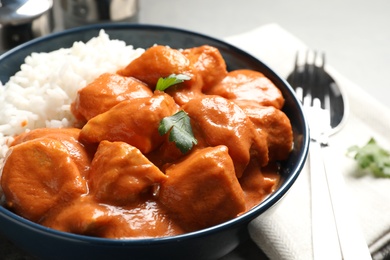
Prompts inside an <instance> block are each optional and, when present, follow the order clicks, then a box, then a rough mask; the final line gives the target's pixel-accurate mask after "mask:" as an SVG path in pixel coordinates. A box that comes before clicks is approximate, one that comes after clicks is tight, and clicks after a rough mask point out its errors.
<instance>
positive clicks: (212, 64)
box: [182, 45, 227, 91]
mask: <svg viewBox="0 0 390 260" xmlns="http://www.w3.org/2000/svg"><path fill="white" fill-rule="evenodd" d="M182 53H183V54H184V55H185V56H186V57H187V58H188V59H189V60H190V62H191V63H192V64H194V67H195V69H196V70H197V73H198V74H200V76H201V79H202V90H203V91H206V90H208V89H210V88H211V87H212V86H214V85H216V84H218V83H219V82H221V80H222V79H223V78H225V77H226V75H227V70H226V63H225V60H224V59H223V57H222V55H221V53H220V52H219V50H218V49H217V48H214V47H212V46H209V45H203V46H200V47H194V48H190V49H184V50H183V51H182Z"/></svg>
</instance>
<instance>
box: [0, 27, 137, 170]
mask: <svg viewBox="0 0 390 260" xmlns="http://www.w3.org/2000/svg"><path fill="white" fill-rule="evenodd" d="M143 52H144V49H141V48H137V49H135V48H134V47H133V46H131V45H126V43H125V42H124V41H119V40H111V39H110V38H109V36H108V35H107V34H106V33H105V32H104V30H101V31H100V32H99V35H98V36H97V37H94V38H92V39H91V40H89V41H88V42H86V43H83V42H75V43H74V44H73V46H72V47H71V48H62V49H59V50H56V51H53V52H50V53H32V54H31V55H29V56H28V57H26V59H25V63H24V64H23V65H21V67H20V71H18V72H17V73H16V74H15V75H14V76H12V77H11V78H10V80H9V81H8V82H7V83H5V84H4V86H3V85H2V83H1V82H0V115H1V116H0V165H1V164H2V161H3V159H4V157H5V155H6V153H7V151H8V145H9V143H10V142H12V140H13V136H14V135H17V134H21V133H23V132H26V131H30V130H32V129H35V128H40V127H50V128H53V127H54V128H59V127H70V126H72V125H73V123H74V117H73V115H72V113H71V111H70V105H71V103H72V102H73V100H74V99H75V98H76V95H77V91H78V90H79V89H80V88H83V87H85V86H86V85H87V84H88V83H89V82H91V81H92V80H94V79H95V78H96V77H98V76H99V75H100V74H102V73H105V72H111V73H114V72H116V71H117V70H118V69H120V68H122V67H124V66H126V65H127V64H128V63H129V62H131V61H132V60H133V59H135V58H137V57H139V56H140V55H141V54H142V53H143Z"/></svg>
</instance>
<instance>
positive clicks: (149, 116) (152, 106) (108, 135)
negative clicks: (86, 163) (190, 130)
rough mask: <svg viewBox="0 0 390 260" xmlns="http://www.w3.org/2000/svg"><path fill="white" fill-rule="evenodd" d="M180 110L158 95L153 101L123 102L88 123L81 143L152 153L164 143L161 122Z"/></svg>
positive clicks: (139, 99) (157, 93) (146, 99)
mask: <svg viewBox="0 0 390 260" xmlns="http://www.w3.org/2000/svg"><path fill="white" fill-rule="evenodd" d="M177 110H178V107H177V105H176V103H175V101H174V100H173V99H172V97H170V96H169V95H167V94H165V93H163V92H159V91H158V92H156V93H155V94H154V95H153V96H152V97H150V98H149V97H148V98H137V99H134V100H126V101H122V102H121V103H119V104H118V105H116V106H114V107H113V108H111V109H110V110H108V111H107V112H105V113H103V114H100V115H98V116H96V117H94V118H92V119H91V120H89V121H88V122H87V124H85V125H84V127H83V128H82V129H81V132H80V140H82V141H85V142H87V143H99V142H101V141H103V140H108V141H111V142H114V141H122V142H126V143H128V144H130V145H133V146H135V147H137V148H138V149H139V150H140V151H141V152H142V153H143V154H146V153H149V152H150V151H152V150H154V149H155V148H156V147H158V146H160V145H161V143H162V142H163V141H164V136H160V134H159V133H158V126H159V124H160V121H161V120H162V119H163V118H164V117H167V116H171V115H173V114H174V113H176V112H177Z"/></svg>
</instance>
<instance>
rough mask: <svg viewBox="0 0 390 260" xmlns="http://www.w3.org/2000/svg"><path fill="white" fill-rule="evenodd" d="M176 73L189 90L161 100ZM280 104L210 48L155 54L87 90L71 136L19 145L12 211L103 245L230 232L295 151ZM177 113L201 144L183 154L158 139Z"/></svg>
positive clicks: (35, 138) (165, 138)
mask: <svg viewBox="0 0 390 260" xmlns="http://www.w3.org/2000/svg"><path fill="white" fill-rule="evenodd" d="M172 74H175V75H179V74H181V75H186V76H187V77H188V78H189V80H185V81H183V82H181V83H179V84H176V85H175V86H172V87H170V88H168V89H166V90H165V91H160V90H155V87H156V84H158V81H159V79H160V78H166V77H168V76H170V75H172ZM283 103H284V98H283V96H282V94H281V92H280V91H279V89H278V88H277V87H276V86H275V85H274V84H273V83H272V82H271V81H270V80H269V79H268V78H266V77H265V76H264V75H263V74H262V73H260V72H257V71H252V70H246V69H242V70H235V71H230V72H228V71H227V70H226V64H225V61H224V59H223V57H222V56H221V54H220V52H219V51H218V49H216V48H214V47H211V46H200V47H195V48H190V49H184V50H177V49H172V48H169V47H166V46H160V45H156V46H153V47H151V48H149V49H147V50H146V51H145V52H144V53H143V54H142V55H141V56H140V57H138V58H137V59H135V60H134V61H132V62H131V63H130V64H128V66H127V67H125V68H123V69H121V70H119V71H117V73H104V74H102V75H101V76H99V77H98V78H96V79H95V80H94V81H93V82H91V83H90V84H89V85H87V86H86V87H85V88H82V89H81V90H79V92H78V95H77V98H76V100H75V101H74V102H73V103H72V106H71V109H72V113H73V114H74V116H75V118H76V119H77V124H76V125H75V128H70V129H48V128H47V129H35V130H31V131H30V132H27V133H24V134H21V135H19V136H17V137H16V138H15V141H14V142H13V144H12V145H11V148H10V151H9V153H8V155H7V157H6V160H5V163H4V167H3V172H2V178H1V185H2V188H3V192H4V196H5V206H6V207H8V208H9V209H10V210H12V211H14V212H15V213H17V214H19V215H20V216H22V217H25V218H27V219H29V220H32V221H35V222H37V223H40V224H42V225H44V226H47V227H50V228H54V229H57V230H61V231H65V232H72V233H76V234H83V235H90V236H98V237H106V238H145V237H162V236H172V235H178V234H182V233H185V232H191V231H195V230H199V229H202V228H207V227H210V226H212V225H216V224H219V223H222V222H224V221H227V220H230V219H232V218H234V217H236V216H238V215H240V214H242V213H243V212H245V211H247V210H249V209H250V208H252V207H253V206H255V205H257V204H258V203H260V202H261V201H262V200H263V199H264V198H265V197H266V196H267V195H269V194H270V193H271V192H272V191H274V189H275V188H276V187H277V185H278V181H279V175H278V162H279V161H281V160H285V159H286V158H287V157H288V156H289V153H290V151H291V149H292V145H293V137H292V128H291V125H290V122H289V119H288V118H287V116H286V115H285V114H284V113H283V112H282V111H281V108H282V107H283ZM181 110H182V111H185V114H186V115H188V117H189V119H190V127H191V130H192V134H193V136H194V138H195V139H196V142H194V143H193V147H192V149H190V150H189V151H186V152H184V153H183V151H181V150H180V149H179V148H178V147H177V145H176V144H175V143H174V142H172V140H170V137H169V135H168V134H164V135H161V134H160V133H159V129H158V128H159V125H160V124H161V121H162V120H163V119H164V118H167V117H170V116H172V115H173V114H175V113H177V112H178V111H181ZM171 131H173V130H171Z"/></svg>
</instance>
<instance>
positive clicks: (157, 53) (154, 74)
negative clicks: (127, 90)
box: [118, 45, 194, 90]
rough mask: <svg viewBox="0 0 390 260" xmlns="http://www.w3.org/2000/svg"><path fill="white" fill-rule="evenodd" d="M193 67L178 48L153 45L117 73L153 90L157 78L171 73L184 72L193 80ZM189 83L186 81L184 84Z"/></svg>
mask: <svg viewBox="0 0 390 260" xmlns="http://www.w3.org/2000/svg"><path fill="white" fill-rule="evenodd" d="M193 73H194V68H193V66H192V64H191V63H190V61H189V59H188V58H187V57H186V56H184V55H183V54H182V53H181V52H180V51H179V50H176V49H172V48H170V47H167V46H161V45H155V46H153V47H150V48H149V49H147V50H146V51H145V52H144V53H143V54H142V55H141V56H140V57H138V58H137V59H135V60H133V61H132V62H130V63H129V64H128V65H127V66H126V67H125V68H123V69H121V70H119V71H118V74H120V75H123V76H127V77H129V76H130V77H134V78H137V79H139V80H141V81H142V82H145V83H146V84H148V86H149V87H150V88H151V89H152V90H154V89H155V87H156V84H157V81H158V79H159V78H165V77H168V76H169V75H171V74H186V75H188V76H190V77H191V78H192V79H193V80H194V77H193ZM188 83H191V81H190V82H188V81H186V82H185V83H184V84H188Z"/></svg>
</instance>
